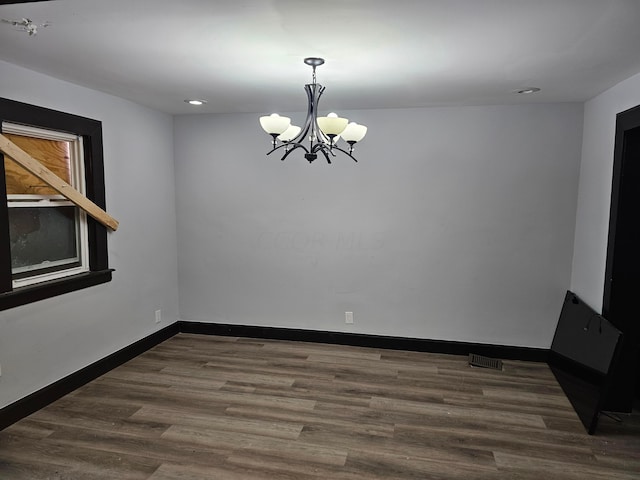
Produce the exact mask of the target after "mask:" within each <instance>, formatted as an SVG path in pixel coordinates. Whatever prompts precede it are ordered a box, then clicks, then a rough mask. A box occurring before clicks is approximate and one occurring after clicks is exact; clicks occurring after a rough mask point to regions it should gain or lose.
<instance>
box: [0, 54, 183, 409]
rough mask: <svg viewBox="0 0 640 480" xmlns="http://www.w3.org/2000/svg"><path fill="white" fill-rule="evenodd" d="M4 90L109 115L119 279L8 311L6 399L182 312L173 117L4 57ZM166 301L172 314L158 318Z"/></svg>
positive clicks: (2, 384) (114, 261) (0, 316)
mask: <svg viewBox="0 0 640 480" xmlns="http://www.w3.org/2000/svg"><path fill="white" fill-rule="evenodd" d="M0 96H1V97H5V98H9V99H12V100H18V101H22V102H26V103H30V104H35V105H40V106H43V107H47V108H52V109H56V110H60V111H64V112H68V113H73V114H77V115H82V116H86V117H90V118H93V119H96V120H100V121H102V127H103V136H104V158H105V176H106V200H107V211H108V212H109V213H110V214H112V215H113V216H114V217H115V218H116V219H118V220H119V221H120V228H119V229H118V230H117V231H116V232H115V233H110V234H109V239H108V243H109V261H110V266H111V267H112V268H115V270H116V271H115V273H114V274H113V280H112V282H110V283H108V284H105V285H98V286H94V287H91V288H89V289H85V290H80V291H77V292H73V293H69V294H66V295H62V296H59V297H55V298H51V299H48V300H43V301H40V302H37V303H34V304H30V305H26V306H22V307H18V308H14V309H11V310H6V311H3V312H0V364H1V365H2V376H1V377H0V407H3V406H5V405H8V404H9V403H12V402H13V401H15V400H17V399H19V398H21V397H24V396H26V395H28V394H30V393H32V392H34V391H36V390H38V389H40V388H42V387H44V386H46V385H48V384H50V383H52V382H54V381H56V380H59V379H60V378H62V377H64V376H66V375H68V374H70V373H72V372H74V371H76V370H78V369H80V368H83V367H85V366H87V365H89V364H90V363H92V362H94V361H96V360H98V359H100V358H103V357H105V356H107V355H109V354H111V353H113V352H114V351H117V350H118V349H120V348H122V347H125V346H127V345H130V344H131V343H133V342H134V341H136V340H138V339H140V338H143V337H145V336H147V335H149V334H151V333H152V332H154V331H156V330H158V329H159V328H161V327H164V326H167V325H169V324H170V323H173V322H175V321H176V319H177V316H178V308H177V305H178V298H177V292H178V289H177V257H176V223H175V192H174V173H173V120H172V117H170V116H169V115H164V114H160V113H157V112H154V111H152V110H149V109H146V108H143V107H140V106H138V105H135V104H133V103H131V102H128V101H125V100H122V99H119V98H116V97H113V96H109V95H105V94H102V93H98V92H95V91H92V90H88V89H85V88H81V87H78V86H75V85H72V84H69V83H66V82H62V81H59V80H56V79H53V78H51V77H47V76H44V75H40V74H38V73H35V72H32V71H29V70H25V69H23V68H20V67H17V66H14V65H11V64H8V63H5V62H0ZM156 309H162V312H163V317H164V321H163V322H162V323H161V324H160V325H156V324H155V323H154V311H155V310H156Z"/></svg>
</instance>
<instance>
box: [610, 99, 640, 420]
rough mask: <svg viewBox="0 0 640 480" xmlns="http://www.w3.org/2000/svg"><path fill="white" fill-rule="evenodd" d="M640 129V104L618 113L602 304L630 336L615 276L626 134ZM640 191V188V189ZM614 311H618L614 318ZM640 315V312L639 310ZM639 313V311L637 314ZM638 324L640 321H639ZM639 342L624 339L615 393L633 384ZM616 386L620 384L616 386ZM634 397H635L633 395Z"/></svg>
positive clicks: (616, 405) (619, 402)
mask: <svg viewBox="0 0 640 480" xmlns="http://www.w3.org/2000/svg"><path fill="white" fill-rule="evenodd" d="M636 128H640V105H638V106H636V107H634V108H630V109H629V110H625V111H624V112H621V113H618V114H617V115H616V133H615V147H614V153H613V178H612V183H611V208H610V216H609V236H608V243H607V261H606V269H605V279H604V295H603V302H602V316H603V317H605V318H606V319H608V320H610V321H611V322H612V323H613V324H614V325H615V326H616V327H617V328H619V329H620V330H622V332H623V335H624V334H625V333H627V331H628V326H626V325H625V323H624V321H621V319H619V318H613V317H615V316H616V315H615V308H614V306H613V304H612V301H613V299H614V298H615V296H614V295H612V292H613V290H614V288H615V287H614V281H615V279H614V274H615V270H616V269H615V267H616V262H617V261H621V260H622V259H621V257H620V255H621V254H622V253H623V252H621V247H620V243H621V239H620V238H617V235H618V233H619V232H618V226H619V224H621V221H622V218H621V217H622V213H623V209H622V206H621V204H620V202H621V197H622V189H623V177H624V166H625V160H626V161H629V158H626V156H627V153H628V152H627V137H626V134H627V132H629V131H630V130H632V129H636ZM639 189H640V186H639ZM612 310H613V311H614V314H613V317H612ZM637 312H640V309H638V310H637ZM634 313H636V312H634ZM637 321H640V319H639V320H637ZM637 342H638V339H637V338H630V337H628V336H627V337H625V338H623V348H622V350H623V353H622V356H621V357H622V358H621V362H620V363H619V365H618V368H617V369H616V370H617V372H615V373H614V379H613V382H614V386H613V390H614V392H612V393H614V394H615V391H618V392H619V391H620V386H621V384H622V383H623V382H625V381H627V382H628V381H629V379H630V378H629V374H628V373H627V372H625V371H626V370H628V369H631V370H635V368H636V367H635V366H633V365H629V361H632V357H631V353H630V352H631V350H632V349H634V348H635V344H636V343H637ZM616 383H618V385H617V387H616V385H615V384H616ZM632 397H633V395H632ZM608 403H609V407H610V408H609V409H611V410H616V411H631V405H632V403H633V398H630V399H621V398H610V399H609V402H608Z"/></svg>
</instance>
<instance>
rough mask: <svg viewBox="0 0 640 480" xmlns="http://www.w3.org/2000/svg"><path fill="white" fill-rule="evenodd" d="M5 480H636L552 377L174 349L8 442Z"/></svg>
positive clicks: (21, 429) (627, 440) (4, 440)
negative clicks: (583, 421) (589, 431)
mask: <svg viewBox="0 0 640 480" xmlns="http://www.w3.org/2000/svg"><path fill="white" fill-rule="evenodd" d="M0 479H2V480H23V479H29V480H85V479H91V480H103V479H119V480H121V479H132V480H134V479H140V480H178V479H180V480H184V479H189V480H210V479H216V480H241V479H242V480H245V479H247V480H274V479H278V480H285V479H286V480H293V479H295V480H305V479H315V480H317V479H336V480H379V479H385V480H405V479H479V480H497V479H510V480H512V479H516V480H533V479H535V480H540V479H545V480H556V479H575V480H591V479H598V480H604V479H608V480H609V479H640V422H639V421H638V420H637V417H629V418H627V419H626V421H625V424H624V425H622V426H621V425H617V424H616V423H615V422H613V421H612V420H610V419H607V418H603V419H602V420H601V425H600V428H599V431H598V434H597V435H596V436H591V437H590V436H588V435H587V434H586V432H585V430H584V428H583V426H582V424H581V423H580V421H579V420H578V418H577V416H576V414H575V413H574V411H573V409H572V408H571V405H570V404H569V401H568V400H567V399H566V397H565V396H564V395H563V393H562V390H561V389H560V387H559V386H558V384H557V382H556V381H555V378H554V377H553V375H552V373H551V371H550V370H549V368H548V367H547V366H546V365H545V364H541V363H529V362H517V361H508V360H506V361H504V370H503V371H496V370H488V369H481V368H471V367H469V365H468V362H467V358H466V357H462V356H453V355H442V354H429V353H417V352H404V351H394V350H378V349H371V348H359V347H348V346H336V345H322V344H312V343H297V342H287V341H276V340H257V339H247V338H235V337H215V336H200V335H188V334H179V335H177V336H175V337H173V338H171V339H169V340H167V341H166V342H164V343H162V344H160V345H158V346H157V347H155V348H153V349H152V350H149V351H148V352H146V353H145V354H143V355H141V356H139V357H138V358H136V359H134V360H132V361H130V362H128V363H126V364H125V365H123V366H121V367H119V368H117V369H115V370H113V371H111V372H110V373H108V374H106V375H104V376H102V377H100V378H99V379H97V380H95V381H93V382H91V383H90V384H88V385H86V386H84V387H82V388H80V389H78V390H76V391H75V392H73V393H72V394H70V395H67V396H66V397H63V398H62V399H60V400H58V401H57V402H55V403H53V404H51V405H50V406H48V407H46V408H44V409H42V410H40V411H39V412H36V413H35V414H33V415H31V416H29V417H27V418H25V419H24V420H22V421H20V422H18V423H16V424H14V425H12V426H11V427H9V428H7V429H5V430H4V431H2V432H0Z"/></svg>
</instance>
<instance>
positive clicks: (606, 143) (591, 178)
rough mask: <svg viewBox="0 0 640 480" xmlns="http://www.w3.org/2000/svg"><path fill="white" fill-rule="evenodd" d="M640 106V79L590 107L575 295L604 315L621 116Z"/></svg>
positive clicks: (586, 121) (615, 89)
mask: <svg viewBox="0 0 640 480" xmlns="http://www.w3.org/2000/svg"><path fill="white" fill-rule="evenodd" d="M639 104H640V74H638V75H635V76H633V77H631V78H629V79H627V80H625V81H624V82H621V83H619V84H618V85H616V86H615V87H613V88H611V89H609V90H607V91H606V92H604V93H602V94H600V95H598V96H597V97H595V98H593V99H592V100H590V101H588V102H587V103H586V104H585V109H584V135H583V141H582V163H581V166H580V188H579V193H578V211H577V216H576V238H575V246H574V254H573V255H574V256H573V271H572V276H571V289H572V290H573V291H574V292H576V294H577V295H578V296H580V297H581V298H582V299H583V300H584V301H585V302H586V303H588V304H589V305H591V307H593V308H594V309H595V310H596V311H599V312H601V311H602V297H603V294H604V273H605V266H606V260H607V236H608V233H609V209H610V206H611V177H612V175H613V148H614V143H615V131H616V114H618V113H620V112H623V111H624V110H627V109H629V108H632V107H635V106H636V105H639Z"/></svg>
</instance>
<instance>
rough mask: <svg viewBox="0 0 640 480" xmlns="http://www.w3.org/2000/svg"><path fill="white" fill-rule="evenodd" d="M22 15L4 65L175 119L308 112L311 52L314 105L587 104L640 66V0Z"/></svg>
mask: <svg viewBox="0 0 640 480" xmlns="http://www.w3.org/2000/svg"><path fill="white" fill-rule="evenodd" d="M23 17H27V18H30V19H31V20H32V21H34V22H35V23H44V22H49V23H50V24H51V25H50V26H48V27H46V28H42V27H41V28H39V30H38V34H37V35H36V36H29V35H27V34H26V33H25V32H21V31H19V30H17V29H15V28H14V27H12V26H11V25H8V24H5V23H0V59H2V60H5V61H8V62H11V63H14V64H17V65H22V66H24V67H27V68H30V69H32V70H36V71H39V72H42V73H46V74H48V75H51V76H54V77H57V78H60V79H64V80H67V81H70V82H73V83H76V84H79V85H84V86H87V87H90V88H92V89H96V90H101V91H104V92H108V93H111V94H114V95H117V96H119V97H124V98H128V99H131V100H133V101H135V102H137V103H140V104H143V105H147V106H149V107H152V108H155V109H157V110H161V111H164V112H168V113H172V114H184V113H213V112H216V113H222V112H255V113H269V112H271V111H280V112H283V111H300V110H304V109H305V108H306V106H305V105H306V97H305V94H304V90H303V85H304V84H305V83H309V82H310V80H311V68H310V67H308V66H306V65H304V63H303V62H302V59H303V58H304V57H308V56H320V57H324V58H325V59H326V64H325V65H323V66H321V67H318V70H317V74H318V83H321V84H323V85H324V86H326V87H327V91H326V92H325V94H324V96H323V98H322V101H321V104H320V110H321V111H323V110H341V109H342V110H344V109H359V108H391V107H417V106H435V105H480V104H482V105H486V104H509V103H524V102H566V101H584V100H587V99H589V98H591V97H593V96H595V95H597V94H598V93H600V92H602V91H604V90H606V89H607V88H609V87H611V86H613V85H615V84H616V83H618V82H620V81H621V80H624V79H625V78H628V77H630V76H631V75H634V74H636V73H638V72H640V50H639V48H638V47H639V46H640V26H639V25H640V0H393V1H389V0H323V1H317V0H316V1H310V0H215V1H214V0H179V1H178V0H56V1H44V2H36V3H19V4H10V5H0V18H4V19H7V20H21V19H22V18H23ZM1 82H2V80H1V77H0V94H1V90H2V83H1ZM530 86H532V87H539V88H541V89H542V90H541V91H540V92H539V93H536V94H529V95H517V94H514V93H512V91H513V90H516V89H520V88H523V87H530ZM187 98H204V99H206V100H208V103H207V104H206V105H205V106H203V107H192V106H189V105H187V104H185V103H184V100H185V99H187Z"/></svg>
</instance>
